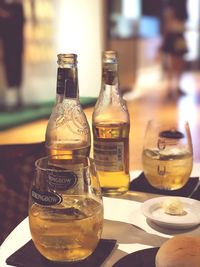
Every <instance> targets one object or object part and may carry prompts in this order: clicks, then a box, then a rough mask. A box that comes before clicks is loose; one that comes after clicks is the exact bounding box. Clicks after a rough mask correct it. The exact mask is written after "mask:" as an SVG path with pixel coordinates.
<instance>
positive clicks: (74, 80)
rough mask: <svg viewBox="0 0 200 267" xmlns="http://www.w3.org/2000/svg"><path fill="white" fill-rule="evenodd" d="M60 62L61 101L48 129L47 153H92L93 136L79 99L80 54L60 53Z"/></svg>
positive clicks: (70, 155) (70, 156)
mask: <svg viewBox="0 0 200 267" xmlns="http://www.w3.org/2000/svg"><path fill="white" fill-rule="evenodd" d="M57 62H58V74H57V97H56V98H57V101H56V105H55V106H54V108H53V110H52V113H51V116H50V118H49V121H48V125H47V129H46V136H45V140H46V149H47V153H48V154H49V155H61V154H62V155H65V157H67V158H73V156H76V157H77V156H89V154H90V146H91V136H90V128H89V124H88V121H87V118H86V116H85V113H84V112H83V109H82V107H81V104H80V99H79V87H78V71H77V55H75V54H59V55H58V61H57ZM62 93H63V96H62Z"/></svg>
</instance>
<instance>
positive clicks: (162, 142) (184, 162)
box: [142, 120, 193, 190]
mask: <svg viewBox="0 0 200 267" xmlns="http://www.w3.org/2000/svg"><path fill="white" fill-rule="evenodd" d="M142 162H143V170H144V174H145V177H146V178H147V180H148V182H149V183H150V184H151V185H152V186H153V187H156V188H159V189H165V190H175V189H179V188H182V187H183V186H184V185H185V184H186V183H187V181H188V180H189V177H190V173H191V171H192V166H193V149H192V140H191V134H190V128H189V124H188V122H181V121H179V122H166V123H165V122H159V121H155V120H151V121H149V122H148V125H147V129H146V134H145V139H144V146H143V153H142Z"/></svg>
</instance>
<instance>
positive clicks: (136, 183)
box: [129, 172, 200, 200]
mask: <svg viewBox="0 0 200 267" xmlns="http://www.w3.org/2000/svg"><path fill="white" fill-rule="evenodd" d="M198 181H199V178H198V177H192V178H191V179H189V180H188V182H187V183H186V184H185V185H184V187H182V188H180V189H177V190H160V189H157V188H154V187H153V186H151V185H150V184H149V183H148V181H147V179H146V177H145V175H144V173H143V172H142V173H141V174H140V175H139V176H138V177H137V178H136V179H134V180H133V181H132V182H131V184H130V188H129V189H130V190H131V191H140V192H147V193H152V194H160V195H168V196H181V197H188V196H190V194H191V193H192V192H193V190H194V189H195V187H196V186H197V184H198ZM190 197H191V198H194V199H197V200H200V187H199V188H198V190H197V191H196V192H194V194H192V196H190Z"/></svg>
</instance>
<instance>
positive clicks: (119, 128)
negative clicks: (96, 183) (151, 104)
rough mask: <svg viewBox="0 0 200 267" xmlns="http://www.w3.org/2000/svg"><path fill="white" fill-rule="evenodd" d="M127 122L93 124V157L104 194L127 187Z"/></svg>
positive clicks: (124, 189) (121, 191) (120, 190)
mask: <svg viewBox="0 0 200 267" xmlns="http://www.w3.org/2000/svg"><path fill="white" fill-rule="evenodd" d="M129 128H130V126H129V124H128V123H116V122H112V123H107V124H106V123H99V124H97V125H95V124H94V125H93V136H94V159H95V162H96V165H97V170H98V175H99V179H100V183H101V188H102V191H103V194H104V195H116V194H121V193H124V192H126V191H127V190H128V187H129V179H130V178H129V138H128V135H129Z"/></svg>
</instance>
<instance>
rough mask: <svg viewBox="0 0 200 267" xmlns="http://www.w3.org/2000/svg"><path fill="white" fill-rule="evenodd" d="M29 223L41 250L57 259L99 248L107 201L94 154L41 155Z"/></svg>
mask: <svg viewBox="0 0 200 267" xmlns="http://www.w3.org/2000/svg"><path fill="white" fill-rule="evenodd" d="M29 226H30V231H31V235H32V240H33V242H34V244H35V247H36V248H37V250H38V251H39V252H40V254H42V255H43V256H44V257H45V258H46V259H48V260H50V261H55V262H74V261H81V260H83V259H85V258H87V257H88V256H89V255H91V254H92V253H93V251H94V250H95V248H96V246H97V244H98V242H99V240H100V237H101V233H102V228H103V203H102V195H101V189H100V185H99V181H98V177H97V175H96V168H95V164H94V162H93V160H92V159H90V158H87V157H86V158H85V157H83V158H77V159H76V158H73V159H66V157H65V156H63V157H61V156H59V158H57V156H49V157H44V158H40V159H38V160H37V161H36V163H35V176H34V179H33V182H32V186H31V189H30V194H29Z"/></svg>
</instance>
